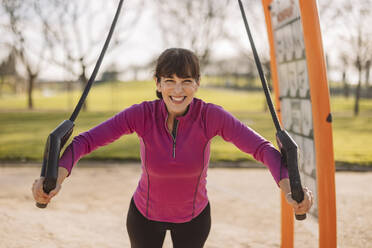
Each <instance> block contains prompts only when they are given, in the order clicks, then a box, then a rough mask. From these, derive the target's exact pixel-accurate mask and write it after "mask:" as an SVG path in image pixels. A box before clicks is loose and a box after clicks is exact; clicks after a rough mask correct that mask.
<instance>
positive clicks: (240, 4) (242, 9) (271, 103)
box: [238, 0, 282, 131]
mask: <svg viewBox="0 0 372 248" xmlns="http://www.w3.org/2000/svg"><path fill="white" fill-rule="evenodd" d="M238 1H239V7H240V11H241V13H242V17H243V20H244V24H245V29H246V31H247V34H248V38H249V42H250V44H251V48H252V51H253V56H254V61H255V62H256V66H257V70H258V74H259V75H260V79H261V83H262V88H263V90H264V92H265V96H266V101H267V105H268V106H269V109H270V113H271V117H272V118H273V122H274V125H275V128H276V131H280V130H282V128H281V126H280V124H279V120H278V116H277V115H276V112H275V109H274V105H273V102H272V100H271V97H270V91H269V87H268V86H267V82H266V79H265V75H264V73H263V70H262V65H261V62H260V58H259V57H258V54H257V50H256V46H255V45H254V42H253V38H252V34H251V31H250V29H249V25H248V21H247V17H246V15H245V12H244V7H243V4H242V1H241V0H238Z"/></svg>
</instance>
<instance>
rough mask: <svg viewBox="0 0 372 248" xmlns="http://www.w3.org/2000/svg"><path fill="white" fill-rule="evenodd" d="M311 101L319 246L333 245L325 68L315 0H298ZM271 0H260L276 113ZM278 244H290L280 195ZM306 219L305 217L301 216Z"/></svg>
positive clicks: (288, 218)
mask: <svg viewBox="0 0 372 248" xmlns="http://www.w3.org/2000/svg"><path fill="white" fill-rule="evenodd" d="M298 1H299V6H300V12H301V20H302V29H303V33H304V44H305V51H306V61H307V69H308V77H309V84H310V85H309V87H310V94H311V103H312V117H313V130H314V143H315V151H316V177H317V189H318V192H317V193H318V221H319V247H320V248H336V247H337V229H336V193H335V165H334V157H333V141H332V140H333V139H332V124H331V123H330V122H328V121H327V118H328V116H329V115H330V113H331V110H330V100H329V89H328V83H327V82H328V81H327V72H326V66H325V60H324V52H323V44H322V36H321V31H320V23H319V16H318V8H317V5H316V0H298ZM272 2H273V0H262V4H263V8H264V13H265V19H266V25H267V32H268V39H269V45H270V57H271V61H270V65H271V72H272V73H271V75H272V79H273V86H274V92H275V106H276V110H277V112H278V113H279V118H280V120H281V115H280V101H279V87H280V85H279V81H278V70H277V63H276V58H275V47H274V36H273V29H272V23H271V16H270V11H269V5H270V4H271V3H272ZM281 206H282V209H281V233H282V235H281V247H285V248H292V247H293V246H294V218H293V215H294V214H293V210H292V208H291V207H290V206H289V205H288V204H287V203H286V200H285V198H284V196H283V195H282V197H281ZM305 221H306V220H305Z"/></svg>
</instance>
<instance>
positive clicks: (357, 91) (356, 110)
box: [354, 63, 362, 116]
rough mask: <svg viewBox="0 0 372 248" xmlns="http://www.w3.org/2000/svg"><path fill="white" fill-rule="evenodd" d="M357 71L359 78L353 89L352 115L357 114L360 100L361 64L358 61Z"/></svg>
mask: <svg viewBox="0 0 372 248" xmlns="http://www.w3.org/2000/svg"><path fill="white" fill-rule="evenodd" d="M358 72H359V76H358V77H359V80H358V86H357V88H356V91H355V105H354V116H358V115H359V100H360V88H361V85H362V66H361V65H360V63H359V64H358Z"/></svg>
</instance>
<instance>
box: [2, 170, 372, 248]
mask: <svg viewBox="0 0 372 248" xmlns="http://www.w3.org/2000/svg"><path fill="white" fill-rule="evenodd" d="M39 172H40V165H38V164H35V165H32V164H17V163H13V164H11V165H9V164H2V166H0V247H1V248H21V247H22V248H23V247H27V248H54V247H58V248H67V247H68V248H90V247H92V248H93V247H102V248H119V247H130V245H129V240H128V236H127V233H126V228H125V218H126V212H127V208H128V205H129V201H130V198H131V196H132V194H133V192H134V190H135V188H136V185H137V183H138V179H139V176H140V173H141V172H140V165H139V164H138V163H129V164H125V165H123V164H115V163H110V164H104V163H95V164H94V166H92V164H86V163H79V164H78V165H77V167H75V168H74V170H73V173H72V174H71V177H69V178H68V179H67V180H66V181H65V183H64V184H63V188H62V190H61V192H60V194H59V195H58V196H57V197H56V198H55V199H54V200H53V202H52V203H50V204H49V206H48V207H47V208H46V209H38V208H37V207H35V203H34V201H33V198H32V194H31V186H32V183H33V181H34V179H35V178H37V177H38V175H39ZM335 178H336V202H337V232H338V238H337V242H338V247H341V248H342V247H345V248H350V247H353V248H359V247H360V248H362V247H363V248H365V247H369V245H370V244H371V243H372V232H371V231H370V230H372V215H371V213H372V192H371V191H370V190H368V188H369V186H370V182H371V181H372V172H345V171H343V172H337V173H336V174H335ZM207 187H208V194H209V198H210V202H211V211H212V213H211V214H212V229H211V233H210V236H209V238H208V240H207V243H206V246H205V247H206V248H225V247H229V248H230V247H231V248H248V247H254V248H263V247H280V194H279V190H278V188H277V186H276V184H275V182H274V181H273V179H272V177H271V175H270V173H269V172H268V170H266V169H259V168H253V169H252V168H250V169H248V168H210V169H209V171H208V186H207ZM295 230H296V233H295V247H301V248H314V247H317V244H318V243H317V242H318V241H317V235H318V234H317V225H316V222H314V220H313V219H312V218H308V219H307V220H306V221H303V222H297V221H296V223H295ZM170 247H172V246H171V241H170V236H169V234H167V236H166V240H165V244H164V248H170Z"/></svg>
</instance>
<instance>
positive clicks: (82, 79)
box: [80, 71, 88, 112]
mask: <svg viewBox="0 0 372 248" xmlns="http://www.w3.org/2000/svg"><path fill="white" fill-rule="evenodd" d="M80 82H81V85H82V86H83V87H82V90H83V91H84V89H85V86H86V85H87V83H88V79H87V77H86V76H85V71H83V73H82V74H81V75H80ZM87 99H88V98H87ZM87 99H86V100H85V101H84V103H83V108H82V110H83V111H84V112H85V111H88V102H87Z"/></svg>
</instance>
